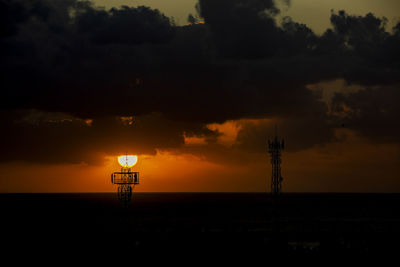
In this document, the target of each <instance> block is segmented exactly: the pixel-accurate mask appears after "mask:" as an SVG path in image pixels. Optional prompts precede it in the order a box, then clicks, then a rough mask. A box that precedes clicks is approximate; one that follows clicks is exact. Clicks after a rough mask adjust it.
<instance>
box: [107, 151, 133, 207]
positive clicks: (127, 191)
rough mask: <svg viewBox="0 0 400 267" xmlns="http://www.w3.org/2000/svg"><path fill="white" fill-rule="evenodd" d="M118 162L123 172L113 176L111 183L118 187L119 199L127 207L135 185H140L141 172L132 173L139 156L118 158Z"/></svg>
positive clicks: (115, 173)
mask: <svg viewBox="0 0 400 267" xmlns="http://www.w3.org/2000/svg"><path fill="white" fill-rule="evenodd" d="M118 162H119V164H120V165H121V171H120V172H114V173H112V174H111V183H112V184H116V185H118V199H119V200H120V201H121V203H123V204H125V206H127V205H128V203H129V201H131V199H132V194H133V189H134V187H135V185H137V184H139V172H134V171H132V167H133V165H135V164H136V162H137V156H121V157H118Z"/></svg>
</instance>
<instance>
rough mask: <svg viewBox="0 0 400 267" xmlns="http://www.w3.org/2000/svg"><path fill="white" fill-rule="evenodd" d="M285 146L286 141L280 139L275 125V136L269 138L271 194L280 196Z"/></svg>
mask: <svg viewBox="0 0 400 267" xmlns="http://www.w3.org/2000/svg"><path fill="white" fill-rule="evenodd" d="M284 148H285V141H284V140H283V139H282V140H279V138H278V133H277V127H276V126H275V137H274V139H273V140H268V152H269V154H270V155H271V165H272V176H271V194H272V195H273V196H278V195H280V193H281V192H282V181H283V178H282V175H281V163H282V160H281V154H282V150H283V149H284Z"/></svg>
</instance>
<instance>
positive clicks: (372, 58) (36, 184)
mask: <svg viewBox="0 0 400 267" xmlns="http://www.w3.org/2000/svg"><path fill="white" fill-rule="evenodd" d="M198 2H199V3H198ZM196 3H198V8H197V10H196V8H195V5H196ZM0 5H1V9H0V10H1V14H0V18H1V20H2V22H1V25H2V28H1V35H0V45H1V47H2V49H1V52H0V53H1V58H2V60H1V62H0V68H1V74H0V77H1V80H0V83H1V84H0V87H1V92H2V97H1V99H0V103H1V104H0V107H1V109H0V121H1V124H2V126H1V133H0V148H1V152H2V153H1V154H0V192H7V193H8V192H111V191H114V190H115V188H113V186H112V185H111V181H110V174H111V173H112V172H113V171H117V170H118V168H119V165H118V162H117V156H118V155H124V154H130V155H138V163H137V165H135V167H134V169H135V170H137V171H139V172H140V177H141V184H140V185H139V186H137V187H136V188H135V191H139V192H265V191H269V184H270V178H271V166H270V163H269V160H270V159H269V155H268V154H267V140H268V139H269V138H272V137H273V135H274V127H275V125H277V127H278V133H279V136H280V137H282V138H284V139H285V142H286V149H285V151H284V152H283V157H282V160H283V163H282V175H283V178H284V182H283V191H284V192H400V138H399V136H400V124H399V117H400V105H399V101H400V87H399V86H400V53H399V51H400V50H399V48H400V15H399V14H400V1H397V0H353V1H344V0H326V1H312V0H291V1H290V0H281V1H279V0H277V1H272V0H200V1H197V0H169V1H165V0H147V1H146V0H137V1H135V0H131V1H130V0H96V1H93V2H92V4H91V5H89V4H88V3H87V2H81V1H78V0H52V1H50V0H31V1H26V0H0ZM121 5H126V6H128V7H121ZM141 5H145V6H148V8H145V7H138V6H141ZM101 7H104V8H101ZM112 7H115V9H112V10H110V8H112ZM155 9H157V10H155ZM189 13H191V14H193V15H194V17H195V18H196V19H197V20H198V21H204V24H195V25H187V23H188V21H187V17H188V15H189ZM172 17H173V18H174V19H173V21H174V22H175V24H174V23H173V22H172V19H171V18H172ZM384 17H385V18H384Z"/></svg>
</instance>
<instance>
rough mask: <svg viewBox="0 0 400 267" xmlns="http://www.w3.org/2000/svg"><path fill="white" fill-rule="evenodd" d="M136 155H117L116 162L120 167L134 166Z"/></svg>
mask: <svg viewBox="0 0 400 267" xmlns="http://www.w3.org/2000/svg"><path fill="white" fill-rule="evenodd" d="M137 160H138V157H137V156H131V155H125V156H119V157H118V163H119V165H121V166H122V167H125V168H130V167H132V166H134V165H135V164H136V163H137Z"/></svg>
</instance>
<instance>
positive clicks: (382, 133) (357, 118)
mask: <svg viewBox="0 0 400 267" xmlns="http://www.w3.org/2000/svg"><path fill="white" fill-rule="evenodd" d="M399 99H400V88H399V87H398V86H397V87H396V86H384V87H375V88H366V89H365V90H361V91H358V92H354V93H350V94H342V93H336V94H335V96H334V97H333V100H332V107H333V108H332V112H333V113H334V116H335V118H336V120H337V122H338V124H339V123H341V124H342V125H343V127H346V128H349V129H353V130H356V131H357V132H358V133H360V134H361V135H363V136H365V137H368V138H369V139H370V140H372V141H373V142H378V143H382V142H399V136H400V123H399V115H400V106H399V103H398V102H399Z"/></svg>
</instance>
